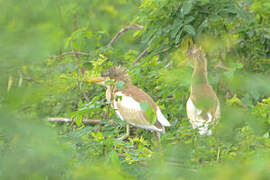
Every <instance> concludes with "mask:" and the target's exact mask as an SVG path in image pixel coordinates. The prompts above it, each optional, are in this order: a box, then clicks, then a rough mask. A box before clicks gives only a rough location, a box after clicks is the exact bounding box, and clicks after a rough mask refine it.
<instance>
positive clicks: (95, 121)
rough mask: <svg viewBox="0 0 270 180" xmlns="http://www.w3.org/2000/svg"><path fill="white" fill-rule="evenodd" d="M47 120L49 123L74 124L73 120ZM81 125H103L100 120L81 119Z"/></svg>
mask: <svg viewBox="0 0 270 180" xmlns="http://www.w3.org/2000/svg"><path fill="white" fill-rule="evenodd" d="M48 120H49V122H53V123H72V122H74V121H73V120H71V119H68V118H49V119H48ZM82 123H83V124H88V125H97V124H103V123H102V122H101V121H100V120H96V119H83V120H82Z"/></svg>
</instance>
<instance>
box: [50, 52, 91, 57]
mask: <svg viewBox="0 0 270 180" xmlns="http://www.w3.org/2000/svg"><path fill="white" fill-rule="evenodd" d="M74 53H75V54H77V55H81V56H90V54H89V53H87V52H81V51H76V52H74V51H68V52H64V53H61V54H59V55H58V56H50V58H51V59H54V58H58V57H63V56H66V55H74Z"/></svg>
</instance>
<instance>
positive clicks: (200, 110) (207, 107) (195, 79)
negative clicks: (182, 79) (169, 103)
mask: <svg viewBox="0 0 270 180" xmlns="http://www.w3.org/2000/svg"><path fill="white" fill-rule="evenodd" d="M189 58H190V60H191V61H192V64H193V74H192V83H191V93H190V97H189V99H188V102H187V105H186V110H187V115H188V118H189V120H190V122H191V124H192V127H193V128H194V129H199V132H200V134H201V135H204V134H207V135H211V134H212V131H211V129H209V126H210V125H212V124H213V123H214V122H215V121H216V120H217V119H218V118H219V117H220V103H219V100H218V98H217V96H216V93H215V91H214V90H213V89H212V87H211V86H210V85H209V82H208V78H207V60H206V57H205V54H204V52H203V51H202V50H201V48H197V47H196V46H193V47H192V49H191V50H190V52H189Z"/></svg>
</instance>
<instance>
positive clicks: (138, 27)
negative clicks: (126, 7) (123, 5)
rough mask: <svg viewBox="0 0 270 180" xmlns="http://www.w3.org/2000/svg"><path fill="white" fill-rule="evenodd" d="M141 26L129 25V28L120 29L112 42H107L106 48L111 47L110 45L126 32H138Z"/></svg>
mask: <svg viewBox="0 0 270 180" xmlns="http://www.w3.org/2000/svg"><path fill="white" fill-rule="evenodd" d="M142 28H143V26H141V25H139V24H131V25H129V26H126V27H124V28H122V29H121V30H120V31H119V32H118V33H117V34H116V35H115V36H114V37H113V38H112V40H111V41H110V42H109V44H108V46H112V44H113V43H114V42H115V41H117V40H118V39H119V38H120V36H122V34H123V33H125V32H126V31H128V30H140V29H142Z"/></svg>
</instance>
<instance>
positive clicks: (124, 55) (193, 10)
mask: <svg viewBox="0 0 270 180" xmlns="http://www.w3.org/2000/svg"><path fill="white" fill-rule="evenodd" d="M0 10H1V12H2V16H1V17H0V27H1V28H0V32H1V33H0V42H1V43H0V46H1V48H0V64H1V65H0V70H1V76H0V85H1V86H0V113H1V117H0V179H105V178H106V179H269V178H270V171H269V168H270V166H269V164H270V27H269V24H270V13H269V12H270V3H269V1H267V0H261V1H255V0H235V1H230V0H211V1H210V0H144V1H139V0H138V1H137V0H133V1H128V0H114V1H110V0H103V1H100V0H68V1H64V0H58V1H53V0H39V1H34V0H25V1H16V0H9V1H0ZM135 23H136V24H139V25H142V26H143V29H141V30H129V31H127V32H125V33H123V34H122V35H121V37H120V38H119V39H118V40H117V41H115V42H114V43H113V44H112V46H110V45H108V44H109V42H110V41H111V39H112V38H113V37H114V35H115V34H116V33H117V32H118V31H119V30H120V29H121V28H123V27H126V26H128V25H130V24H135ZM192 42H193V43H196V44H199V45H200V46H202V48H203V49H204V51H205V52H206V53H207V59H208V71H209V72H208V77H209V82H210V84H211V86H212V87H213V89H214V90H215V91H216V93H217V96H218V97H219V99H220V102H221V112H222V117H221V119H220V120H219V123H218V124H217V126H216V127H215V129H214V131H213V135H212V136H200V135H199V133H198V132H197V131H196V130H193V129H192V126H191V125H190V123H189V121H188V119H187V116H186V110H185V105H186V101H187V99H188V97H189V87H190V82H191V73H192V67H190V66H189V65H187V64H185V63H184V61H185V60H186V50H187V48H188V44H190V43H192ZM146 48H147V52H146V53H145V54H144V56H143V57H142V58H141V59H137V57H138V56H139V55H140V53H141V52H142V51H143V50H144V49H146ZM76 52H77V53H76ZM113 65H122V66H123V67H126V68H127V69H128V70H129V73H130V75H131V78H132V82H133V84H135V85H136V86H137V87H139V88H141V89H143V90H144V91H145V92H147V93H148V94H149V95H150V96H151V97H152V98H153V99H154V100H155V101H156V102H157V104H158V105H159V107H160V108H161V110H162V112H163V114H164V115H165V116H166V117H167V119H168V120H169V121H170V123H171V125H172V126H171V127H169V128H167V129H166V133H165V134H164V135H162V137H161V146H160V147H159V146H157V144H156V142H155V138H154V136H153V134H152V133H151V132H150V131H146V130H143V129H139V128H132V133H131V136H130V138H129V139H128V140H125V141H121V140H116V139H117V137H120V136H121V135H123V134H124V133H125V122H122V121H121V120H119V119H118V118H117V116H116V114H115V113H114V112H113V110H112V109H111V108H110V105H109V103H108V102H107V101H106V99H105V88H104V87H102V86H100V85H96V84H91V83H85V82H84V80H85V79H87V78H90V77H93V76H97V75H100V72H101V71H105V70H107V69H108V68H109V67H111V66H113ZM119 86H122V85H121V84H119ZM141 105H142V106H143V107H144V109H145V111H147V110H149V108H148V107H147V104H141ZM152 115H153V114H152V111H151V109H150V110H149V116H152ZM48 117H66V118H72V119H74V120H75V123H72V124H57V123H49V122H48ZM83 119H98V120H101V122H102V124H98V125H84V124H83V123H82V120H83ZM154 120H155V119H154ZM154 120H153V121H154Z"/></svg>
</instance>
